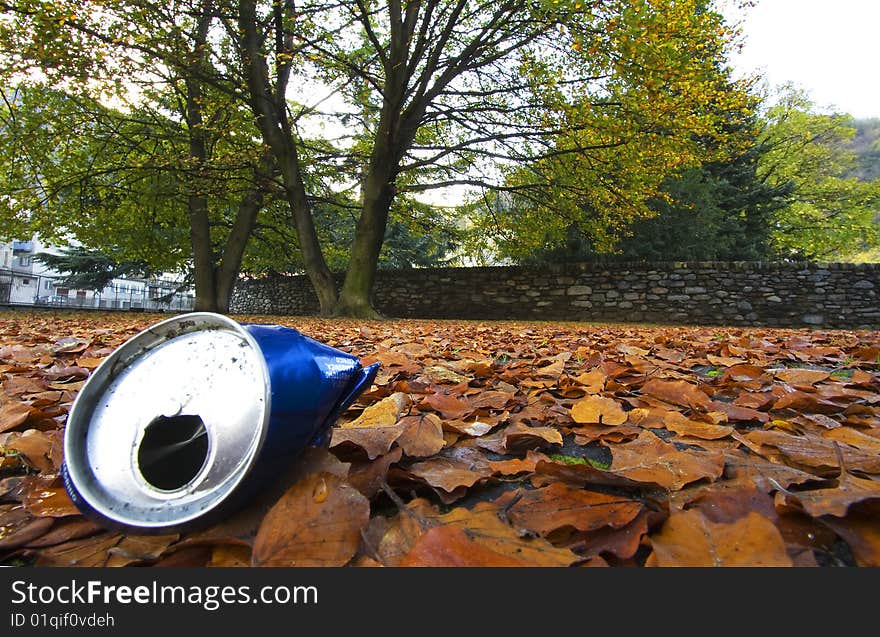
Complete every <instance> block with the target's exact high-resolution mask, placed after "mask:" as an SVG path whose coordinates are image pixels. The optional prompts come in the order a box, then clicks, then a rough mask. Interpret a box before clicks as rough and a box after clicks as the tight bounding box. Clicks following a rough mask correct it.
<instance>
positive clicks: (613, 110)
mask: <svg viewBox="0 0 880 637" xmlns="http://www.w3.org/2000/svg"><path fill="white" fill-rule="evenodd" d="M236 6H237V8H238V21H237V23H235V24H230V25H228V26H229V32H230V34H231V36H232V39H233V40H237V41H238V42H239V45H240V56H241V60H242V70H243V73H244V74H245V79H246V84H247V88H248V94H249V102H250V105H251V108H252V109H253V111H254V113H255V115H256V116H257V120H258V122H259V123H260V128H261V131H262V134H263V139H264V141H265V142H266V143H267V145H268V146H269V147H270V148H271V149H272V151H273V154H274V155H275V158H276V161H277V162H278V165H279V169H280V171H281V174H282V176H283V178H284V183H285V187H286V190H287V195H288V199H289V202H290V205H291V210H292V212H293V215H294V218H295V219H296V224H297V230H298V233H299V239H300V246H301V248H302V250H303V256H304V263H305V267H306V271H307V272H308V274H309V276H310V278H311V280H312V283H313V285H314V287H315V289H316V292H317V295H318V298H319V301H320V304H321V308H322V310H323V311H324V312H335V313H340V314H349V315H357V316H371V315H373V314H374V312H373V310H372V307H371V305H370V291H371V288H372V285H373V280H374V275H375V271H376V264H377V259H378V255H379V253H380V249H381V246H382V241H383V237H384V236H385V228H386V224H387V220H388V214H389V210H390V209H391V206H392V203H393V201H394V200H395V198H396V197H398V196H400V194H401V193H412V192H423V191H425V190H428V189H432V188H437V187H442V186H448V185H450V184H469V185H473V186H477V187H483V186H488V187H502V188H507V189H517V190H523V191H525V190H529V191H531V192H535V191H541V192H542V193H546V192H548V191H549V190H551V188H548V185H551V186H552V184H547V183H546V181H544V182H542V181H541V180H540V179H538V180H536V179H531V178H530V179H528V180H526V181H527V182H528V183H523V182H522V181H520V182H519V183H514V182H512V181H511V180H510V179H508V178H507V175H509V173H510V171H511V170H512V169H513V168H512V167H515V166H516V165H518V164H521V163H524V162H529V163H530V165H532V166H535V165H539V162H541V161H546V162H550V161H557V160H562V158H565V159H566V160H568V159H569V158H576V160H577V164H576V165H575V166H573V167H572V170H576V171H579V172H582V173H589V176H585V177H583V180H588V181H591V184H592V185H595V184H597V183H598V184H600V185H601V187H602V188H603V191H604V193H605V194H604V195H603V196H604V197H605V198H606V200H611V199H613V198H614V197H616V196H619V192H620V186H622V185H641V183H640V182H638V180H631V181H630V182H628V184H610V183H604V182H603V179H604V175H605V174H606V173H607V172H608V170H607V168H606V166H604V165H603V164H604V163H605V162H606V161H609V160H612V161H613V157H614V155H615V154H619V153H622V152H632V153H635V152H637V151H635V150H630V149H634V148H637V147H638V145H637V144H633V143H632V142H634V141H635V138H636V137H637V136H639V135H650V136H653V137H654V138H655V139H656V141H657V143H656V145H655V146H656V147H657V148H660V147H661V146H662V148H663V151H662V153H660V152H658V153H657V154H656V155H655V157H654V162H655V167H656V161H657V160H658V159H659V158H661V157H662V159H663V161H664V162H665V163H664V164H663V165H661V166H659V168H660V170H661V171H663V170H665V169H666V168H667V165H668V164H677V163H678V162H679V161H680V160H678V159H675V158H676V157H688V156H689V154H688V152H687V149H689V148H690V145H691V144H690V137H689V136H690V135H693V134H703V135H711V134H715V133H717V132H718V129H717V128H716V126H715V123H714V117H715V112H713V111H712V110H711V109H701V108H700V107H699V104H701V103H703V102H705V101H707V100H721V99H724V98H725V96H726V94H725V93H723V92H722V91H718V90H716V88H715V86H714V85H715V83H716V79H717V76H718V73H717V68H716V62H717V59H716V52H718V51H720V50H721V49H722V48H723V46H724V43H725V42H726V41H727V39H728V38H729V36H730V34H729V32H728V31H727V30H725V28H724V25H723V22H722V20H721V18H720V16H718V14H716V13H713V12H712V11H711V10H710V9H711V3H710V2H705V1H699V0H687V1H685V2H671V1H666V0H656V1H650V2H649V1H647V0H636V1H633V2H624V1H622V0H593V1H588V2H569V1H558V2H557V1H552V2H551V1H544V2H524V1H515V0H502V1H500V2H493V3H488V2H478V3H473V2H467V1H466V0H424V1H412V2H399V1H393V0H392V1H389V2H387V3H378V2H366V1H362V0H354V1H349V2H336V3H327V2H321V1H313V2H308V1H307V2H299V3H292V2H273V3H260V2H258V1H257V0H241V1H239V2H238V3H237V5H236ZM704 51H708V53H707V54H706V55H704V54H703V52H704ZM303 74H305V75H306V76H307V77H314V74H316V75H317V76H318V77H320V79H321V80H322V81H323V82H324V83H325V85H327V86H329V87H330V92H332V93H333V95H334V98H335V99H337V100H342V103H343V104H344V105H343V106H342V107H340V108H339V109H338V113H339V114H340V115H341V118H342V120H343V121H344V122H346V123H347V125H348V126H349V127H350V128H351V130H352V134H351V136H350V139H349V140H348V141H349V142H350V143H349V145H348V146H346V147H341V148H340V151H339V152H338V154H336V155H335V156H332V157H328V160H333V161H337V162H338V163H339V165H340V167H342V168H346V167H348V168H349V172H348V173H347V175H348V177H349V178H350V179H354V180H355V181H356V182H357V184H358V186H359V188H360V211H359V215H358V220H357V226H356V234H355V239H354V242H353V244H352V248H351V258H350V264H349V267H348V269H347V272H346V276H345V280H344V283H343V286H342V289H341V291H339V293H338V295H337V291H336V288H335V287H334V285H333V280H332V277H331V275H330V269H329V268H328V266H327V263H326V259H325V257H324V254H323V252H322V246H321V244H320V241H319V240H318V232H317V229H316V227H315V221H314V213H313V208H312V207H311V205H310V200H309V196H308V192H307V189H306V188H305V187H304V183H303V178H302V172H303V171H302V165H301V159H300V156H301V153H300V150H301V149H300V144H299V141H298V129H297V125H298V122H299V117H301V115H302V114H303V111H298V112H296V113H293V114H292V113H291V110H290V104H289V100H288V94H289V90H290V88H289V87H290V86H291V82H296V83H297V84H299V83H300V82H301V81H302V75H303ZM293 78H297V79H295V80H294V79H293ZM315 110H318V107H317V105H316V108H315ZM309 112H314V111H309ZM597 124H599V127H598V128H597ZM643 147H644V146H643ZM611 149H614V150H611ZM572 161H574V160H572ZM645 163H647V162H645ZM351 168H354V169H355V171H354V174H353V175H352V173H351ZM618 174H623V173H622V172H619V173H618ZM645 174H647V171H643V172H642V173H641V175H642V176H644V175H645ZM659 181H662V175H661V178H660V180H658V182H659ZM581 185H582V184H581ZM656 186H657V183H654V182H653V181H651V182H650V183H648V184H647V185H646V186H645V187H643V188H641V190H640V191H639V192H637V193H634V199H637V200H638V199H643V198H644V196H645V195H646V194H648V193H650V192H653V189H655V188H656ZM594 190H595V191H596V192H598V189H594ZM604 211H605V212H608V213H609V214H613V213H611V207H610V206H608V207H606V208H605V210H604ZM624 214H626V213H625V212H624ZM538 225H541V224H540V223H539V224H538Z"/></svg>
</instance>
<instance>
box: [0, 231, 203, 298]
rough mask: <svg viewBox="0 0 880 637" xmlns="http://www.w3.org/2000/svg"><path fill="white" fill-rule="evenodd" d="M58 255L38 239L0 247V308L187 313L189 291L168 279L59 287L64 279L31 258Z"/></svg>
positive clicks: (132, 279)
mask: <svg viewBox="0 0 880 637" xmlns="http://www.w3.org/2000/svg"><path fill="white" fill-rule="evenodd" d="M41 252H47V253H56V254H57V253H58V250H57V248H56V247H54V246H49V245H45V244H43V243H42V242H41V241H40V240H39V238H38V237H34V238H33V239H31V240H30V241H11V242H8V243H0V304H8V305H35V306H56V307H72V308H96V309H97V308H102V309H108V310H110V309H116V310H148V311H164V310H172V311H190V310H192V308H193V304H194V301H195V297H194V294H193V291H192V289H185V290H182V291H178V289H177V288H178V287H179V286H180V281H175V280H172V279H164V278H162V279H160V278H149V279H138V278H118V279H113V280H112V281H111V282H110V284H109V285H107V287H105V288H104V289H103V290H101V291H98V292H96V291H94V290H78V289H72V288H69V287H65V286H64V285H63V280H64V275H63V274H62V273H60V272H58V271H56V270H52V269H50V268H48V267H46V266H45V265H44V264H43V263H42V262H40V261H38V260H36V259H35V258H34V256H35V255H37V254H39V253H41Z"/></svg>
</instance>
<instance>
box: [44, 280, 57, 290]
mask: <svg viewBox="0 0 880 637" xmlns="http://www.w3.org/2000/svg"><path fill="white" fill-rule="evenodd" d="M53 285H55V281H53V280H52V279H47V280H46V282H45V283H44V284H43V289H44V290H51V289H52V286H53Z"/></svg>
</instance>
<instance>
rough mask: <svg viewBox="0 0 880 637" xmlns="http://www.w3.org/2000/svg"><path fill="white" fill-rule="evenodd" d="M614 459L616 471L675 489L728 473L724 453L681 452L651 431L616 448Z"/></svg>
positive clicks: (612, 465) (637, 479)
mask: <svg viewBox="0 0 880 637" xmlns="http://www.w3.org/2000/svg"><path fill="white" fill-rule="evenodd" d="M611 456H612V458H613V459H612V461H611V471H612V472H614V473H616V474H618V475H622V476H625V477H627V478H629V479H631V480H635V481H637V482H648V483H652V484H659V485H661V486H663V487H665V488H667V489H671V490H677V489H680V488H682V487H683V486H684V485H686V484H688V483H690V482H694V481H696V480H700V479H703V478H708V479H709V480H715V479H717V478H719V477H720V476H721V474H722V472H723V471H724V459H723V457H722V455H721V453H710V452H699V451H696V450H693V449H690V450H688V451H678V450H677V449H676V448H675V446H674V445H671V444H669V443H666V442H663V441H662V440H661V439H660V438H658V437H657V436H655V435H654V434H652V433H650V432H648V431H643V432H642V433H641V435H639V437H638V438H636V439H635V440H634V441H632V442H628V443H625V444H622V445H615V446H613V447H612V448H611Z"/></svg>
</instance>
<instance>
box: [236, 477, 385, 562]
mask: <svg viewBox="0 0 880 637" xmlns="http://www.w3.org/2000/svg"><path fill="white" fill-rule="evenodd" d="M323 491H326V494H323V493H322V492H323ZM369 520H370V503H369V501H368V500H367V499H366V498H365V497H364V496H363V495H361V493H360V492H359V491H357V490H356V489H355V488H354V487H352V486H351V485H349V484H348V483H347V482H345V481H344V480H343V479H342V478H340V477H339V476H336V475H333V474H330V473H316V474H312V475H310V476H307V477H306V478H305V479H303V480H301V481H300V482H297V483H296V484H295V485H293V486H292V487H291V488H290V489H289V490H288V491H287V492H286V493H285V494H284V495H283V496H281V499H280V500H279V501H278V502H277V503H276V504H275V506H273V507H272V508H271V509H270V510H269V513H267V514H266V517H265V518H264V519H263V523H262V524H261V525H260V529H259V531H257V537H256V539H255V541H254V553H253V564H254V565H255V566H342V565H343V564H346V563H347V562H348V561H349V560H350V559H351V558H352V557H354V554H355V553H356V552H357V549H358V546H360V542H361V537H360V533H361V530H362V529H364V528H366V526H367V523H368V522H369Z"/></svg>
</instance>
